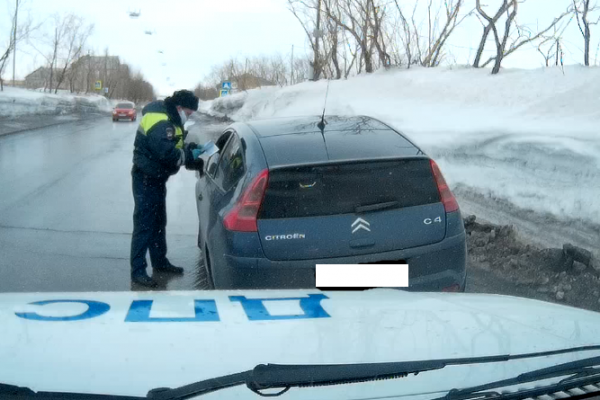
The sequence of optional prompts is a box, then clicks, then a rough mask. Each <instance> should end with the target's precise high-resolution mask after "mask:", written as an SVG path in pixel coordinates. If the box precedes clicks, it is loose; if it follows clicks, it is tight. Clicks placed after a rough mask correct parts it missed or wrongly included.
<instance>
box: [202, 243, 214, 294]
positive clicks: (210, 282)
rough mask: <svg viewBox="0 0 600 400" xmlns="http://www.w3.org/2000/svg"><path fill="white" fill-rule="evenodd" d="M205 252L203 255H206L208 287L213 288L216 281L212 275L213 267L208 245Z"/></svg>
mask: <svg viewBox="0 0 600 400" xmlns="http://www.w3.org/2000/svg"><path fill="white" fill-rule="evenodd" d="M203 253H204V254H203V256H204V271H205V272H206V284H207V289H209V290H213V289H214V288H215V282H214V280H213V276H212V268H211V265H210V254H209V252H208V248H207V247H205V248H204V252H203Z"/></svg>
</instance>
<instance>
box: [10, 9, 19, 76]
mask: <svg viewBox="0 0 600 400" xmlns="http://www.w3.org/2000/svg"><path fill="white" fill-rule="evenodd" d="M18 13H19V0H15V26H14V29H13V80H12V82H13V87H14V86H15V66H16V64H17V63H16V61H17V16H18Z"/></svg>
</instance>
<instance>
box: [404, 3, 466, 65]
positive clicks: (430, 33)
mask: <svg viewBox="0 0 600 400" xmlns="http://www.w3.org/2000/svg"><path fill="white" fill-rule="evenodd" d="M400 3H401V2H400V1H399V0H394V4H395V6H396V10H397V18H398V19H399V20H400V23H399V25H401V26H402V29H401V30H400V29H397V31H398V32H399V35H400V37H401V42H402V44H403V47H404V53H405V57H406V60H407V65H408V68H410V66H411V65H413V64H420V65H422V66H424V67H436V66H438V65H439V64H440V63H441V62H442V61H443V59H444V56H445V52H446V44H447V41H448V39H449V38H450V37H451V36H452V34H453V33H454V30H455V29H456V28H457V27H458V26H459V25H460V24H461V23H462V22H463V21H464V20H465V19H466V18H468V17H469V16H470V15H472V13H473V10H469V11H467V12H463V9H464V4H465V0H447V1H439V2H437V3H435V4H434V1H433V0H429V1H428V2H427V4H426V9H424V8H423V7H419V6H420V5H421V4H424V3H423V2H418V1H417V2H415V4H414V7H413V9H412V14H411V16H410V20H409V19H408V18H407V16H406V13H405V11H404V10H403V9H402V6H401V5H400ZM418 13H420V14H423V13H424V14H426V16H427V19H426V23H427V34H426V35H423V34H422V33H421V26H420V24H418V23H417V18H416V15H417V14H418ZM423 37H424V38H425V40H426V43H422V41H423Z"/></svg>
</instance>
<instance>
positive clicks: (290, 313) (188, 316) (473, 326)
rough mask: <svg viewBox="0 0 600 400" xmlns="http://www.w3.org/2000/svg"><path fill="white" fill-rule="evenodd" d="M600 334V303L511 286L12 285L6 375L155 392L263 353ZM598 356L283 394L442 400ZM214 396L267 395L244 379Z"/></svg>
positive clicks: (547, 344)
mask: <svg viewBox="0 0 600 400" xmlns="http://www.w3.org/2000/svg"><path fill="white" fill-rule="evenodd" d="M311 295H312V296H311ZM257 299H271V300H263V301H261V300H257ZM275 299H276V300H275ZM283 299H288V300H283ZM300 299H304V300H300ZM49 301H50V302H49ZM52 301H54V302H52ZM67 301H69V302H67ZM81 301H91V302H93V303H91V304H92V305H91V306H88V305H87V304H85V303H81ZM150 301H152V303H150ZM34 302H45V303H40V304H38V305H32V304H31V303H34ZM150 306H151V311H150V314H148V310H149V309H150ZM302 306H304V309H303V308H302ZM195 307H196V310H197V312H198V314H197V317H196V314H195ZM87 317H90V318H87ZM593 344H600V314H599V313H595V312H591V311H585V310H581V309H575V308H570V307H566V306H560V305H556V304H551V303H546V302H541V301H534V300H526V299H520V298H515V297H506V296H497V295H480V294H457V293H435V294H433V293H431V294H430V293H410V292H405V291H400V290H386V289H378V290H372V291H366V292H320V291H318V290H308V291H306V290H277V291H239V292H236V291H190V292H124V293H27V294H0V360H1V362H0V382H1V383H6V384H13V385H19V386H27V387H30V388H32V389H33V390H36V391H40V390H43V391H69V392H84V393H105V394H121V395H135V396H145V395H146V393H147V392H148V390H149V389H151V388H154V387H177V386H181V385H185V384H188V383H191V382H195V381H198V380H203V379H208V378H212V377H217V376H220V375H226V374H231V373H235V372H241V371H244V370H248V369H252V368H253V367H254V366H256V365H257V364H261V363H264V364H267V363H276V364H337V363H366V362H390V361H411V360H428V359H441V358H456V357H475V356H487V355H498V354H516V353H526V352H537V351H545V350H555V349H562V348H567V347H574V346H583V345H593ZM597 355H600V352H584V353H575V354H566V355H561V356H553V357H542V358H533V359H526V360H519V361H511V362H502V363H493V364H486V365H475V366H450V367H446V368H444V369H441V370H437V371H430V372H424V373H421V374H419V375H418V376H412V375H410V376H409V377H407V378H404V379H397V380H386V381H377V382H370V383H364V384H352V385H338V386H332V387H320V388H309V389H298V388H292V389H291V390H290V391H289V392H287V393H285V394H283V395H282V397H281V398H282V399H296V398H303V399H306V398H322V399H335V398H343V399H359V398H370V397H382V396H396V395H397V396H407V395H410V397H414V396H412V395H416V394H425V395H423V396H421V397H422V398H433V397H438V396H439V395H440V394H442V392H444V391H447V390H449V389H451V388H454V387H466V386H471V385H475V384H481V383H485V382H489V381H491V380H498V379H503V378H509V377H513V376H515V375H517V374H519V373H521V372H525V371H528V370H532V369H535V368H541V367H545V366H550V365H555V364H557V363H559V362H566V361H571V360H575V359H580V358H585V357H591V356H597ZM202 398H203V399H214V398H258V396H257V395H256V394H254V393H252V392H251V391H250V390H248V389H247V388H246V387H238V388H232V389H225V390H223V391H220V392H215V393H212V394H208V395H205V396H203V397H202Z"/></svg>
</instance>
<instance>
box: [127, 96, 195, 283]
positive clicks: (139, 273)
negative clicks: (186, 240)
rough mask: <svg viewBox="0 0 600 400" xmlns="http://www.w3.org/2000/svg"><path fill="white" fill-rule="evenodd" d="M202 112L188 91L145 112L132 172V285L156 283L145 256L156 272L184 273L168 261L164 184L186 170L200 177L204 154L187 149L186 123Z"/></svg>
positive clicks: (167, 99) (137, 137) (191, 148)
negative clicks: (171, 177) (181, 169)
mask: <svg viewBox="0 0 600 400" xmlns="http://www.w3.org/2000/svg"><path fill="white" fill-rule="evenodd" d="M197 110H198V97H196V96H195V95H194V94H193V93H192V92H190V91H188V90H181V91H177V92H175V93H173V95H172V96H170V97H167V98H166V99H165V100H159V101H154V102H152V103H150V104H148V105H147V106H146V107H144V108H143V110H142V120H141V122H140V125H139V127H138V130H137V133H136V137H135V143H134V150H133V168H132V171H131V176H132V186H133V198H134V201H135V210H134V212H133V236H132V239H131V280H132V281H133V282H136V283H138V284H141V285H143V286H147V287H156V286H157V283H156V281H154V279H152V278H151V277H149V276H148V274H147V273H146V267H147V263H146V253H147V252H148V251H150V261H151V263H152V268H153V269H154V271H160V272H167V273H173V274H183V268H180V267H176V266H174V265H172V264H171V263H170V262H169V260H168V259H167V241H166V230H165V228H166V225H167V210H166V196H167V188H166V183H167V180H168V179H169V177H170V176H171V175H174V174H176V173H177V172H178V171H179V169H180V167H181V166H182V165H184V166H185V167H186V169H188V170H196V171H199V172H200V173H202V171H203V165H204V163H203V160H202V159H201V158H199V155H200V154H201V152H202V150H201V147H200V146H198V145H196V144H195V143H187V144H184V140H185V136H186V135H187V132H186V131H185V130H184V124H185V122H186V120H187V118H188V117H189V116H190V115H191V114H192V113H193V112H194V111H197Z"/></svg>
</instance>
